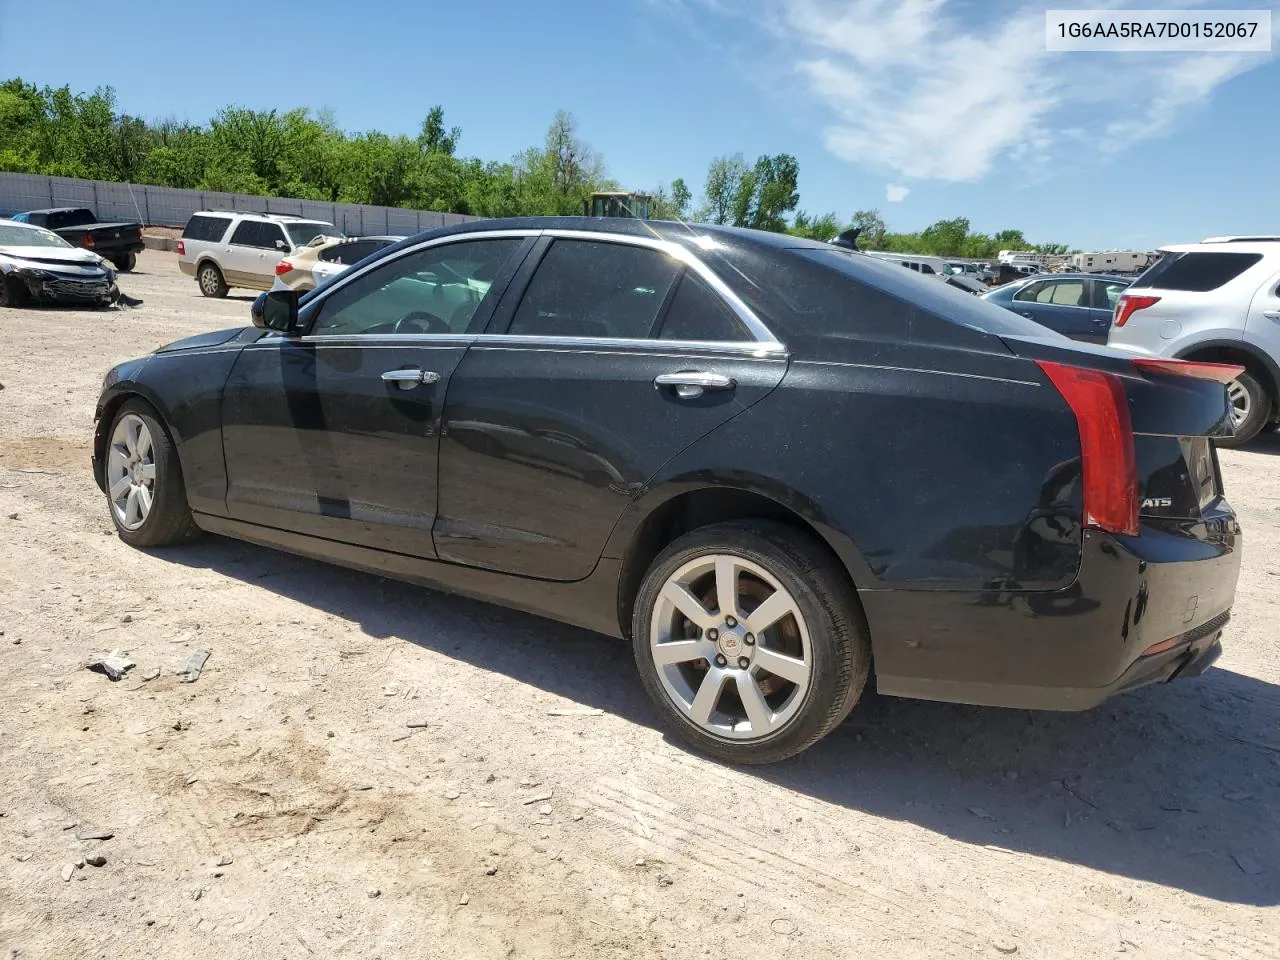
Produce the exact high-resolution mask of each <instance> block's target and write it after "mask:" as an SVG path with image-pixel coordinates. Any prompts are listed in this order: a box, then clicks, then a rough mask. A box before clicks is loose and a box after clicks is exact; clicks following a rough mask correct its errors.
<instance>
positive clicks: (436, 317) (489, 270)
mask: <svg viewBox="0 0 1280 960" xmlns="http://www.w3.org/2000/svg"><path fill="white" fill-rule="evenodd" d="M522 243H523V240H521V239H520V238H519V237H503V238H499V239H494V240H470V241H462V242H459V243H449V244H442V245H440V246H436V247H428V248H426V249H425V250H419V251H417V252H415V253H410V254H407V255H405V256H402V257H398V258H396V259H395V260H392V261H390V262H387V263H384V264H380V265H378V266H376V267H374V268H373V269H372V270H370V271H369V272H368V273H365V274H363V275H361V276H359V277H357V278H356V279H355V280H353V281H351V282H350V283H347V284H345V285H343V286H342V287H340V288H339V289H337V290H335V291H334V292H333V293H332V294H330V295H329V296H328V297H326V298H325V300H324V302H323V303H321V304H320V308H319V309H320V315H319V317H318V318H317V319H316V321H315V323H314V324H313V326H312V328H311V331H310V332H311V334H312V335H316V336H352V335H358V334H393V333H402V334H403V333H437V334H451V333H452V334H460V333H466V332H467V331H468V328H469V327H470V326H471V322H472V320H473V318H475V316H476V314H477V312H478V311H479V310H480V307H481V305H482V304H485V303H486V298H487V297H489V296H490V295H491V293H490V291H491V288H492V286H493V282H494V280H495V279H496V278H497V277H498V275H499V273H501V271H502V268H503V266H504V265H505V264H506V262H507V261H508V260H509V259H510V258H511V256H512V255H513V254H514V253H515V252H516V250H518V249H519V247H520V245H521V244H522Z"/></svg>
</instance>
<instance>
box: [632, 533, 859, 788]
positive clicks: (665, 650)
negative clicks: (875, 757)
mask: <svg viewBox="0 0 1280 960" xmlns="http://www.w3.org/2000/svg"><path fill="white" fill-rule="evenodd" d="M632 628H633V637H634V640H633V642H634V650H635V657H636V664H637V666H638V667H639V670H640V677H641V679H642V681H643V682H644V686H645V689H646V691H647V692H648V694H649V696H650V697H651V698H652V699H653V701H654V703H655V704H656V705H657V707H658V710H659V712H660V713H661V715H662V718H663V720H664V721H665V723H666V725H667V726H668V727H669V728H670V729H671V730H672V731H673V732H674V733H675V734H676V735H677V736H679V737H680V738H681V739H683V740H684V741H686V742H687V743H689V744H691V745H692V746H694V747H695V748H697V749H699V750H701V751H703V752H705V753H708V754H710V755H712V756H714V757H717V758H718V759H721V760H727V761H730V762H734V763H772V762H774V761H777V760H782V759H785V758H786V757H790V756H794V755H795V754H798V753H800V752H802V751H803V750H806V749H808V748H809V747H810V746H812V745H813V744H814V743H816V742H817V741H818V740H820V739H821V738H822V737H824V736H826V735H827V734H828V733H829V732H831V730H832V729H834V728H835V727H836V726H837V725H838V724H839V723H840V721H842V720H843V719H844V718H845V717H846V716H847V715H848V713H849V711H850V710H851V709H852V708H853V705H854V704H855V703H856V702H857V700H858V697H859V695H860V694H861V692H862V688H863V686H864V685H865V684H866V680H867V675H868V673H869V671H870V667H871V647H870V643H869V641H868V639H867V635H866V630H865V628H864V627H863V618H862V613H861V609H860V607H859V606H858V600H857V596H856V594H855V593H854V591H853V588H852V585H851V584H850V583H849V582H848V578H847V577H845V575H844V571H843V570H842V569H840V567H839V566H838V564H837V562H836V561H835V560H834V559H833V558H832V557H831V556H830V555H829V554H828V553H827V552H826V551H825V550H824V549H823V548H822V547H821V545H820V544H818V543H817V542H815V541H814V540H813V539H812V538H810V537H807V536H805V535H803V534H801V533H799V532H797V531H795V530H793V529H791V528H789V527H787V526H785V525H782V524H777V523H772V522H766V521H758V522H749V523H747V522H744V523H724V524H716V525H714V526H709V527H703V528H700V529H698V530H694V531H692V532H691V533H688V534H686V535H684V536H682V537H680V538H679V539H677V540H676V541H675V542H673V543H672V544H671V545H670V546H668V547H667V548H666V549H665V550H664V551H663V552H662V553H661V554H660V555H659V556H658V557H657V559H656V560H654V562H653V565H652V566H651V567H650V568H649V571H648V573H647V574H646V576H645V578H644V582H643V584H642V585H641V588H640V592H639V595H638V597H637V600H636V606H635V614H634V618H633V624H632Z"/></svg>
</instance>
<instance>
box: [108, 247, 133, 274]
mask: <svg viewBox="0 0 1280 960" xmlns="http://www.w3.org/2000/svg"><path fill="white" fill-rule="evenodd" d="M112 263H114V264H115V265H116V267H117V268H118V269H119V270H120V272H121V273H128V272H129V271H130V270H132V269H133V268H134V267H135V266H137V264H138V255H137V254H136V253H132V252H130V253H126V254H124V255H123V256H119V257H116V258H115V259H114V260H113V261H112Z"/></svg>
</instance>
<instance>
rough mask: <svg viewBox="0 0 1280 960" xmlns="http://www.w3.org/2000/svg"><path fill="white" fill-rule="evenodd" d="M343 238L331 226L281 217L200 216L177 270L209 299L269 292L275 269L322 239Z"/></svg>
mask: <svg viewBox="0 0 1280 960" xmlns="http://www.w3.org/2000/svg"><path fill="white" fill-rule="evenodd" d="M321 235H323V236H328V237H342V236H343V233H342V231H341V230H339V229H338V228H337V227H335V226H334V225H333V224H332V223H326V222H325V221H323V220H306V219H304V218H302V217H289V216H285V215H283V214H278V213H235V212H232V211H220V210H201V211H200V212H199V213H195V214H192V216H191V219H190V220H188V221H187V226H186V229H185V230H183V231H182V239H181V240H179V241H178V266H179V267H180V268H181V270H182V272H183V273H185V274H186V275H187V276H189V277H195V278H196V283H198V284H199V285H200V292H201V293H203V294H204V295H205V296H206V297H225V296H226V295H227V291H228V290H229V289H230V288H231V287H248V288H249V289H250V290H270V289H271V284H272V283H273V282H274V281H275V279H276V264H278V263H279V262H280V261H281V260H282V259H283V258H284V257H287V256H289V254H291V253H293V252H294V251H295V250H300V249H302V248H303V247H305V246H306V245H307V244H309V243H310V242H311V241H312V240H314V239H315V238H316V237H318V236H321Z"/></svg>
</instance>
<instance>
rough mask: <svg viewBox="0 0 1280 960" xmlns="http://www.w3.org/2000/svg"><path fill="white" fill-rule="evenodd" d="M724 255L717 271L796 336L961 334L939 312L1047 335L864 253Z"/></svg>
mask: <svg viewBox="0 0 1280 960" xmlns="http://www.w3.org/2000/svg"><path fill="white" fill-rule="evenodd" d="M721 259H723V260H725V261H726V262H727V264H728V269H727V270H718V271H717V272H718V273H719V274H720V276H721V277H722V278H723V279H724V281H725V282H726V283H728V284H729V286H730V287H732V288H733V290H734V292H735V293H737V294H738V296H740V297H742V299H743V300H745V301H746V302H747V303H748V305H750V306H751V307H752V308H753V309H755V310H756V312H757V313H759V314H761V317H762V319H764V320H765V323H766V324H768V325H770V326H772V327H775V328H777V329H778V330H779V332H783V331H785V332H786V334H787V335H790V336H802V337H808V336H815V335H816V336H843V337H885V338H894V339H905V340H912V339H917V338H923V339H928V340H937V339H938V338H939V336H943V338H944V339H947V340H951V339H954V338H952V337H946V336H945V334H944V331H945V326H943V325H940V324H939V323H938V321H939V319H941V320H943V321H946V323H947V324H955V325H958V326H961V327H967V328H969V329H971V330H977V331H979V332H981V333H985V334H992V335H994V336H1034V337H1044V336H1045V335H1046V330H1045V328H1044V327H1042V326H1040V325H1039V324H1037V323H1033V322H1031V321H1030V320H1027V319H1025V318H1023V317H1021V316H1019V315H1018V314H1016V313H1013V312H1011V311H1009V310H1006V309H1004V308H1003V307H999V306H996V305H995V304H992V303H987V302H986V301H985V300H982V299H980V298H979V297H975V296H973V295H972V294H969V293H965V292H963V291H961V290H957V289H956V288H955V287H952V286H949V285H947V284H945V283H943V282H941V281H940V280H938V279H937V278H935V277H928V276H921V275H919V274H917V273H914V272H912V271H910V270H903V269H902V267H900V266H898V265H897V264H896V263H894V262H892V261H889V262H885V261H883V260H879V259H877V258H875V257H869V256H866V255H865V254H858V253H848V252H845V251H843V250H840V249H839V248H835V247H833V248H830V249H824V248H821V247H796V248H793V249H790V250H786V251H778V252H776V253H770V254H764V253H756V252H755V251H752V250H750V248H747V247H739V248H736V249H735V248H729V249H727V250H726V251H725V252H724V253H723V254H722V255H721ZM940 327H942V329H939V328H940ZM928 331H932V332H928ZM957 332H958V331H957ZM783 339H784V341H785V339H786V337H785V336H784V337H783Z"/></svg>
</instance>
